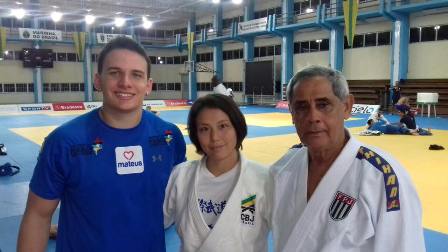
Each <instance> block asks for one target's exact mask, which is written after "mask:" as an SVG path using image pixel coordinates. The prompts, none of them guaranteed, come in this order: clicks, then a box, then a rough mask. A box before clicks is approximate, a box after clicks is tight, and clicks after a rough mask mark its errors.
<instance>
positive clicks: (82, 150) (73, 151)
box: [70, 144, 94, 157]
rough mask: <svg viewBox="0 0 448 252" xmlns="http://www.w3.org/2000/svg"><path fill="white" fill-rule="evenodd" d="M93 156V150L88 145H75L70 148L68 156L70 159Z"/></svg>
mask: <svg viewBox="0 0 448 252" xmlns="http://www.w3.org/2000/svg"><path fill="white" fill-rule="evenodd" d="M93 154H94V150H93V149H92V147H91V145H90V144H77V145H72V146H70V155H71V156H72V157H77V156H89V155H93Z"/></svg>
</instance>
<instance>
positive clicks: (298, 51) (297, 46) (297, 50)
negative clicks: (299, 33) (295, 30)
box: [294, 42, 300, 54]
mask: <svg viewBox="0 0 448 252" xmlns="http://www.w3.org/2000/svg"><path fill="white" fill-rule="evenodd" d="M294 53H295V54H297V53H300V42H294Z"/></svg>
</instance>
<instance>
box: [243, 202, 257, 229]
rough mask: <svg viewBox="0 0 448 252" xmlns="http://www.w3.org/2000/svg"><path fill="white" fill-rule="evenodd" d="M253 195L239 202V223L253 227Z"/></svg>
mask: <svg viewBox="0 0 448 252" xmlns="http://www.w3.org/2000/svg"><path fill="white" fill-rule="evenodd" d="M256 197H257V195H255V194H253V195H250V196H249V197H247V198H246V199H243V200H242V201H241V223H242V224H245V225H251V226H253V225H255V199H256Z"/></svg>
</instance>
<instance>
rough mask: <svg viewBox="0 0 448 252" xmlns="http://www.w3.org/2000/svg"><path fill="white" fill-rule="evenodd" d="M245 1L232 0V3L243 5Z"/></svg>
mask: <svg viewBox="0 0 448 252" xmlns="http://www.w3.org/2000/svg"><path fill="white" fill-rule="evenodd" d="M242 2H243V0H232V3H234V4H241V3H242Z"/></svg>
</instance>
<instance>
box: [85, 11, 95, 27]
mask: <svg viewBox="0 0 448 252" xmlns="http://www.w3.org/2000/svg"><path fill="white" fill-rule="evenodd" d="M95 19H96V17H95V16H94V15H90V14H87V15H86V16H85V21H86V24H88V25H91V24H93V23H94V22H95Z"/></svg>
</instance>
